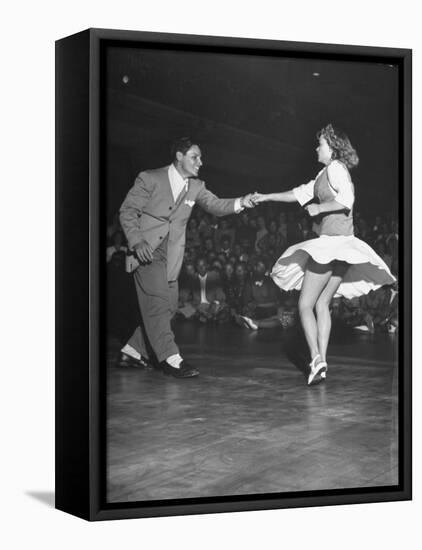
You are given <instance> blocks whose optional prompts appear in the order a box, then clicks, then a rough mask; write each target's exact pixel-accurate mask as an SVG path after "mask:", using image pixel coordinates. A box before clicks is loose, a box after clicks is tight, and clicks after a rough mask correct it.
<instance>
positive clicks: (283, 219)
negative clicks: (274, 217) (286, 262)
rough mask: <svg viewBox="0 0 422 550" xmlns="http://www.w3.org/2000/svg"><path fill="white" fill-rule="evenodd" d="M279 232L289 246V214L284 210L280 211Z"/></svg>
mask: <svg viewBox="0 0 422 550" xmlns="http://www.w3.org/2000/svg"><path fill="white" fill-rule="evenodd" d="M278 233H279V234H280V235H281V238H282V240H283V242H284V243H286V246H287V216H286V212H284V210H283V211H282V212H280V214H279V217H278Z"/></svg>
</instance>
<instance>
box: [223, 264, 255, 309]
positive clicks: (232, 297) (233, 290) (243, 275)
mask: <svg viewBox="0 0 422 550" xmlns="http://www.w3.org/2000/svg"><path fill="white" fill-rule="evenodd" d="M229 269H230V268H229ZM229 285H230V291H228V293H227V301H228V305H229V308H230V313H231V314H232V315H235V314H244V315H248V314H249V313H250V312H249V309H248V304H249V303H250V302H251V300H252V290H251V284H250V282H249V280H248V276H247V271H246V264H244V263H243V262H239V263H238V264H236V266H235V270H234V278H233V279H230V282H229ZM226 288H227V286H226Z"/></svg>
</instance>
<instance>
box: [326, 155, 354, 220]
mask: <svg viewBox="0 0 422 550" xmlns="http://www.w3.org/2000/svg"><path fill="white" fill-rule="evenodd" d="M327 174H328V181H329V182H330V186H331V188H332V190H333V193H334V198H335V200H336V202H338V203H340V204H342V205H343V206H345V207H346V208H347V209H348V210H351V209H352V206H353V203H354V202H355V194H354V191H353V184H352V180H351V178H350V174H349V171H348V170H347V168H346V167H345V166H344V164H343V163H342V162H339V161H333V162H332V163H331V164H330V165H329V166H328V168H327Z"/></svg>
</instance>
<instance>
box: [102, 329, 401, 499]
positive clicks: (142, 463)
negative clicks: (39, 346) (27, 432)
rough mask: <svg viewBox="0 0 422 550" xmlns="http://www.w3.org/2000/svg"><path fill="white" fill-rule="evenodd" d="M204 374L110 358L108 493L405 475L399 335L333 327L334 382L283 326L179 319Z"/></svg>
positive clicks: (320, 484)
mask: <svg viewBox="0 0 422 550" xmlns="http://www.w3.org/2000/svg"><path fill="white" fill-rule="evenodd" d="M176 334H177V341H178V343H179V345H180V347H181V350H182V352H183V354H184V355H185V356H186V358H187V359H188V360H189V361H190V362H191V363H192V364H194V365H195V366H197V367H199V369H200V376H199V377H198V378H195V379H189V380H176V379H173V378H170V377H166V376H164V375H163V374H161V373H159V372H147V371H143V370H138V369H135V368H126V369H122V368H118V367H116V366H115V364H114V359H115V357H116V353H117V348H116V345H114V346H113V345H110V349H109V353H108V359H109V361H108V366H107V374H108V376H107V388H108V390H107V393H108V396H107V500H108V501H109V502H131V501H142V500H155V499H173V498H190V497H206V496H224V495H243V494H256V493H274V492H281V493H283V492H287V491H303V490H315V489H341V488H353V487H375V486H383V485H396V484H397V483H398V452H397V442H398V433H397V370H398V361H397V336H392V335H388V334H385V335H382V334H378V335H369V334H354V333H352V332H348V333H345V334H337V335H335V334H334V335H333V338H332V343H331V344H330V349H329V352H330V353H329V370H328V377H327V381H326V383H325V384H321V385H318V386H314V387H307V385H306V381H305V377H304V374H303V372H301V370H303V369H304V365H305V364H306V358H305V356H302V355H301V354H302V353H303V351H304V350H305V349H306V347H305V346H304V342H303V341H302V340H301V339H300V338H298V337H297V335H292V334H289V333H285V334H282V332H280V331H277V330H263V331H257V332H254V331H248V330H247V329H240V328H238V327H231V326H227V327H226V326H224V327H198V326H196V325H191V324H189V323H185V324H181V325H179V326H177V327H176Z"/></svg>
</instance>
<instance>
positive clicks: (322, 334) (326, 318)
mask: <svg viewBox="0 0 422 550" xmlns="http://www.w3.org/2000/svg"><path fill="white" fill-rule="evenodd" d="M347 269H348V265H347V264H345V263H344V262H336V263H335V264H334V266H333V271H332V274H331V277H330V279H329V280H328V282H327V284H326V285H325V287H324V289H323V291H322V292H321V294H320V295H319V298H318V300H317V302H316V304H315V311H316V314H317V332H318V349H319V354H320V356H321V359H322V360H323V361H326V360H327V347H328V341H329V339H330V332H331V314H330V302H331V299H332V297H333V296H334V294H335V293H336V291H337V289H338V287H339V286H340V283H341V281H342V280H343V277H344V275H345V273H346V271H347Z"/></svg>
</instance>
